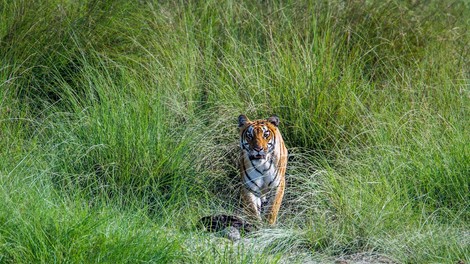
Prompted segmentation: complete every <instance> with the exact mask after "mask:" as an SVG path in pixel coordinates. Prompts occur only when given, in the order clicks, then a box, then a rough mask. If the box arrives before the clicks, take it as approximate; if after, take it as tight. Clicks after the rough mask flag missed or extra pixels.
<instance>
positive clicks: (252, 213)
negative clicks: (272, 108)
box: [238, 115, 288, 226]
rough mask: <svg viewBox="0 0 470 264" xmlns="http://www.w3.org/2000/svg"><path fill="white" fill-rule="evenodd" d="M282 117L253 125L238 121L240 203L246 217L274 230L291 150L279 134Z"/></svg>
mask: <svg viewBox="0 0 470 264" xmlns="http://www.w3.org/2000/svg"><path fill="white" fill-rule="evenodd" d="M278 126H279V117H277V116H275V115H273V116H271V117H269V118H267V119H260V120H254V121H250V120H249V119H248V118H247V117H246V115H240V116H239V117H238V128H239V132H240V148H241V156H240V175H241V180H242V187H241V194H240V200H241V204H242V208H243V209H244V211H245V213H246V215H247V216H248V217H249V218H251V219H253V220H256V221H258V222H261V221H262V218H261V216H263V217H265V218H266V220H267V222H268V223H269V225H271V226H273V225H274V224H275V223H276V219H277V216H278V213H279V209H280V207H281V202H282V199H283V196H284V187H285V185H286V180H285V174H286V168H287V154H288V153H287V148H286V146H285V144H284V140H283V138H282V135H281V133H280V132H279V128H278Z"/></svg>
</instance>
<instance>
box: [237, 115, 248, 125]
mask: <svg viewBox="0 0 470 264" xmlns="http://www.w3.org/2000/svg"><path fill="white" fill-rule="evenodd" d="M249 121H250V120H248V117H246V115H239V116H238V127H242V126H244V125H245V124H246V123H248V122H249Z"/></svg>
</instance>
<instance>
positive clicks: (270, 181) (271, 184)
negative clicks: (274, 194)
mask: <svg viewBox="0 0 470 264" xmlns="http://www.w3.org/2000/svg"><path fill="white" fill-rule="evenodd" d="M244 165H245V166H244V167H245V168H244V172H245V173H244V177H243V181H244V184H245V186H246V187H247V188H248V189H250V190H251V191H252V192H253V193H255V194H256V195H257V196H263V195H265V194H266V193H268V192H269V191H270V190H272V189H274V188H276V187H277V186H278V185H279V182H280V179H279V177H278V173H277V172H278V170H277V169H276V165H275V160H274V159H258V160H249V159H245V162H244Z"/></svg>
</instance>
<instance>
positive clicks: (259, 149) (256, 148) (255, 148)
mask: <svg viewBox="0 0 470 264" xmlns="http://www.w3.org/2000/svg"><path fill="white" fill-rule="evenodd" d="M253 149H254V150H256V151H258V152H260V151H261V150H263V148H261V147H254V148H253Z"/></svg>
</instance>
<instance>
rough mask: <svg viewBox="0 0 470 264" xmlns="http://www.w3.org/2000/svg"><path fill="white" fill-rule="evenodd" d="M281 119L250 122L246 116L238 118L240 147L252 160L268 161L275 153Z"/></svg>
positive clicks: (274, 118)
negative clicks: (277, 130)
mask: <svg viewBox="0 0 470 264" xmlns="http://www.w3.org/2000/svg"><path fill="white" fill-rule="evenodd" d="M278 125H279V118H278V117H277V116H271V117H270V118H268V119H262V120H254V121H250V120H249V119H248V118H247V117H246V116H245V115H240V116H239V117H238V127H239V129H240V147H241V149H242V150H243V151H244V152H246V153H247V155H248V157H249V159H250V160H263V159H268V158H269V156H270V155H271V153H272V152H273V151H274V146H275V135H276V129H277V127H278Z"/></svg>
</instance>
